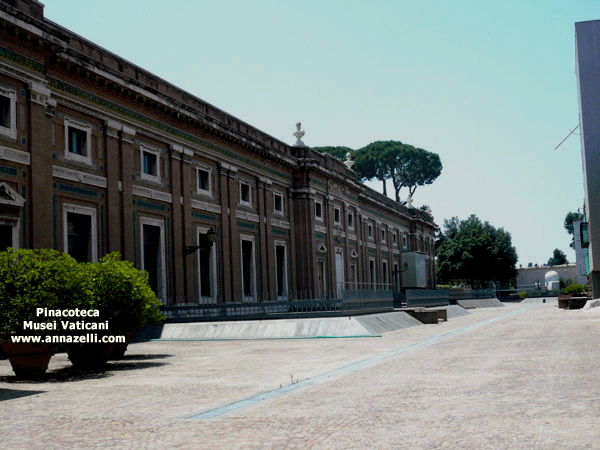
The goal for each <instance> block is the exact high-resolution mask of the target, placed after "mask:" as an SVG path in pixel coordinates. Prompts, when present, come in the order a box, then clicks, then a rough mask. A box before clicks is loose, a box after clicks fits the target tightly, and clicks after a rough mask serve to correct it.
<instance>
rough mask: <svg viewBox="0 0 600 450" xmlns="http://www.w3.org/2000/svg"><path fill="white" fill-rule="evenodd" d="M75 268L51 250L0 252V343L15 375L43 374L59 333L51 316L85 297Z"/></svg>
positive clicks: (10, 249)
mask: <svg viewBox="0 0 600 450" xmlns="http://www.w3.org/2000/svg"><path fill="white" fill-rule="evenodd" d="M77 268H78V263H77V261H76V260H75V259H74V258H72V257H70V256H69V255H66V254H61V253H59V252H57V251H55V250H50V249H39V250H27V249H20V250H13V249H12V248H9V249H7V250H5V251H3V252H0V311H2V315H1V316H0V323H1V327H0V340H1V341H2V349H3V351H4V353H6V355H7V356H8V358H9V361H10V363H11V365H12V367H13V371H14V372H15V374H16V375H17V376H18V377H21V378H36V377H39V376H41V375H43V374H44V373H45V372H46V369H47V368H48V364H49V361H50V358H51V357H52V355H53V353H54V352H53V350H54V345H53V344H54V342H55V339H53V337H54V336H57V335H58V334H59V333H60V329H61V327H60V319H59V318H57V317H55V315H53V312H54V311H56V310H61V311H62V310H72V309H75V308H77V307H78V306H81V305H83V304H85V302H86V300H87V299H88V292H87V291H86V290H85V286H84V285H83V284H82V283H81V279H80V278H79V277H78V276H77V274H78V270H77Z"/></svg>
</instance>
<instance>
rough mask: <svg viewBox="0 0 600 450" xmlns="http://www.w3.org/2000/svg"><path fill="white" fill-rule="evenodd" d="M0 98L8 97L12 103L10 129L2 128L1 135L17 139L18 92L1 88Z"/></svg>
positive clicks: (0, 127)
mask: <svg viewBox="0 0 600 450" xmlns="http://www.w3.org/2000/svg"><path fill="white" fill-rule="evenodd" d="M0 96H2V97H7V98H8V99H9V101H10V112H9V114H10V127H3V126H0V135H3V136H6V137H9V138H10V139H17V90H16V89H13V88H9V87H4V86H0Z"/></svg>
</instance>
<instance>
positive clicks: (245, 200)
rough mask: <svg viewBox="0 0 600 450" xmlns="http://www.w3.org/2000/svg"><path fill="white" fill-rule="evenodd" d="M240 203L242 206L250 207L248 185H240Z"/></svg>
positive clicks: (244, 183)
mask: <svg viewBox="0 0 600 450" xmlns="http://www.w3.org/2000/svg"><path fill="white" fill-rule="evenodd" d="M240 203H241V204H242V205H246V206H251V201H250V184H248V183H246V182H241V183H240Z"/></svg>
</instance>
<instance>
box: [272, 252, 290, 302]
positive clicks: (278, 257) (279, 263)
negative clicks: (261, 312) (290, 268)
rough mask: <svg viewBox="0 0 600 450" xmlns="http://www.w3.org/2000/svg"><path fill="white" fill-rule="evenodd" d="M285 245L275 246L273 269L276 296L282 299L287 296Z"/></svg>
mask: <svg viewBox="0 0 600 450" xmlns="http://www.w3.org/2000/svg"><path fill="white" fill-rule="evenodd" d="M285 262H286V261H285V246H284V245H276V246H275V265H276V268H275V270H276V271H277V297H278V299H284V298H285V297H286V296H287V293H286V291H287V280H286V278H287V277H286V264H285Z"/></svg>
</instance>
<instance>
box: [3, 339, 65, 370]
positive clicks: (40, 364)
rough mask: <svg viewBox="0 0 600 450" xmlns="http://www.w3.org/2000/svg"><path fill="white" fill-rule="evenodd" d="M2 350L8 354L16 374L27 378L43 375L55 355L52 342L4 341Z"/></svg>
mask: <svg viewBox="0 0 600 450" xmlns="http://www.w3.org/2000/svg"><path fill="white" fill-rule="evenodd" d="M2 350H3V351H4V353H5V354H6V356H8V360H9V361H10V364H11V366H12V369H13V372H14V373H15V375H16V376H17V377H19V378H25V379H32V378H39V377H41V376H43V375H44V374H45V373H46V370H47V369H48V364H49V363H50V358H52V355H54V352H53V351H52V346H51V345H50V344H31V343H22V342H18V343H17V342H11V341H4V342H2Z"/></svg>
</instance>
